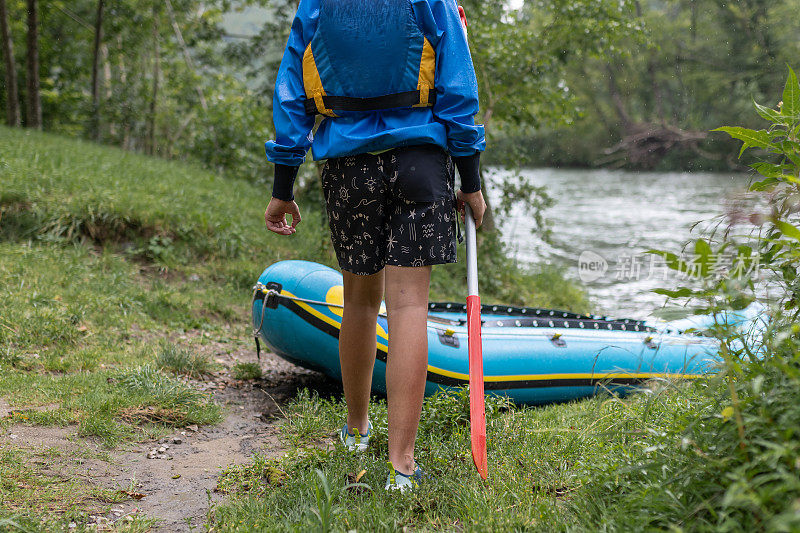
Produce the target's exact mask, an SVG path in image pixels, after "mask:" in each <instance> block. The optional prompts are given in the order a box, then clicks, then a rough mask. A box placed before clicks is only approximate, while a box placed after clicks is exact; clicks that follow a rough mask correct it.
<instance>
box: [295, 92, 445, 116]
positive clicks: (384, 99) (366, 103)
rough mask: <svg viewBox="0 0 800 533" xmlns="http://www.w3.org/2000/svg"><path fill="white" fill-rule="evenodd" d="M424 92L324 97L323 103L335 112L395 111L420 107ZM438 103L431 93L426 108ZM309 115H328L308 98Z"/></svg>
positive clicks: (306, 103) (434, 94)
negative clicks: (400, 108) (402, 108)
mask: <svg viewBox="0 0 800 533" xmlns="http://www.w3.org/2000/svg"><path fill="white" fill-rule="evenodd" d="M421 92H422V91H419V90H417V91H406V92H403V93H395V94H386V95H383V96H372V97H369V98H358V97H355V96H330V95H325V96H322V97H321V98H322V102H323V104H325V109H326V110H334V111H380V110H382V109H394V108H399V107H415V106H417V107H419V106H420V103H421V98H422V94H421ZM435 102H436V92H435V91H429V92H428V95H427V102H426V103H425V104H424V105H425V106H432V105H433V104H434V103H435ZM304 105H305V108H306V114H307V115H316V114H327V113H322V112H321V111H320V110H319V109H318V108H317V102H316V101H315V99H314V98H307V99H306V100H305V102H304Z"/></svg>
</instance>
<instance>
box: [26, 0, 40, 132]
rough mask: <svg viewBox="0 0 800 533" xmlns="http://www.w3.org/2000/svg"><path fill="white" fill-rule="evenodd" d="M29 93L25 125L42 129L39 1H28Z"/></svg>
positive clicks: (27, 82)
mask: <svg viewBox="0 0 800 533" xmlns="http://www.w3.org/2000/svg"><path fill="white" fill-rule="evenodd" d="M25 63H26V65H27V71H28V72H27V79H26V85H27V91H26V94H25V100H26V109H25V110H26V113H27V116H26V117H25V125H26V126H28V127H29V128H36V129H42V100H41V95H40V94H39V12H38V5H37V0H28V54H27V57H26V60H25Z"/></svg>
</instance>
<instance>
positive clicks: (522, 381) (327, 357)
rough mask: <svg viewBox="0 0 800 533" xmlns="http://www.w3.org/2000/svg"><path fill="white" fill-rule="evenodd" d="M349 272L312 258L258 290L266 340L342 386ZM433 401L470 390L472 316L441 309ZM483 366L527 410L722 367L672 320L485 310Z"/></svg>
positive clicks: (259, 333)
mask: <svg viewBox="0 0 800 533" xmlns="http://www.w3.org/2000/svg"><path fill="white" fill-rule="evenodd" d="M342 300H343V290H342V275H341V274H340V273H339V272H337V271H336V270H333V269H331V268H329V267H327V266H324V265H320V264H317V263H312V262H308V261H280V262H278V263H275V264H273V265H271V266H269V267H268V268H267V269H266V270H264V272H263V273H262V274H261V276H260V277H259V279H258V283H257V284H256V286H255V287H254V291H253V305H252V310H253V325H254V332H255V334H256V338H257V339H258V338H260V339H261V340H263V342H264V343H265V344H266V346H267V347H268V348H269V349H270V350H272V351H274V352H275V353H276V354H278V355H279V356H281V357H282V358H284V359H286V360H287V361H290V362H292V363H294V364H297V365H300V366H302V367H305V368H309V369H312V370H318V371H320V372H322V373H324V374H326V375H328V376H330V377H331V378H334V379H341V371H340V368H339V347H338V346H339V345H338V339H339V328H340V326H341V317H342V307H341V305H342ZM429 307H430V311H429V314H428V331H427V335H428V375H427V383H426V386H425V394H426V395H430V394H433V393H435V392H436V391H438V390H440V389H442V388H449V387H456V386H464V385H466V384H467V383H468V378H469V376H468V372H469V368H468V359H467V328H466V310H465V306H464V305H463V304H460V303H446V302H445V303H431V304H430V306H429ZM482 319H483V327H482V338H483V357H484V363H483V365H484V366H483V369H484V375H485V390H486V393H487V394H494V395H502V396H507V397H509V398H511V399H512V400H513V401H514V402H517V403H520V404H544V403H552V402H563V401H569V400H574V399H578V398H584V397H588V396H592V395H594V394H596V393H597V392H598V391H600V390H612V391H616V392H626V391H629V390H631V389H632V388H635V387H636V386H637V385H640V384H642V383H643V382H645V381H647V380H651V379H658V378H664V379H696V378H698V377H701V376H702V375H703V374H705V373H707V372H712V371H714V370H715V369H716V368H717V367H718V362H719V359H718V356H717V346H718V345H717V343H716V341H714V340H713V339H711V338H708V337H703V336H701V335H697V334H691V333H683V332H681V331H680V330H679V329H677V327H675V326H674V325H673V324H672V323H662V324H660V325H655V324H651V323H649V322H644V321H639V320H633V319H611V318H607V317H601V316H592V315H580V314H575V313H570V312H566V311H557V310H552V309H536V308H519V307H508V306H498V305H484V306H483V309H482ZM375 335H376V338H377V342H378V348H377V353H376V359H377V360H376V363H375V370H374V374H373V378H372V388H373V390H374V391H376V392H379V393H385V392H386V381H385V380H386V356H387V344H388V336H387V322H386V317H385V315H383V314H382V315H381V316H379V317H378V322H377V324H376V325H375Z"/></svg>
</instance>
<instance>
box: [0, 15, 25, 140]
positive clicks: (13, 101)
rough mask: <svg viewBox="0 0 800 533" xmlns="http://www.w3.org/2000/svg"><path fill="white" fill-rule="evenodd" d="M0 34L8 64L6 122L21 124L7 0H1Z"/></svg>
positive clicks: (4, 57) (14, 124)
mask: <svg viewBox="0 0 800 533" xmlns="http://www.w3.org/2000/svg"><path fill="white" fill-rule="evenodd" d="M0 34H2V39H3V60H4V61H5V64H6V87H7V89H6V123H7V124H8V125H9V126H17V127H18V126H19V125H20V113H19V94H17V65H16V63H15V62H14V42H13V41H12V39H11V28H9V27H8V12H7V10H6V0H0Z"/></svg>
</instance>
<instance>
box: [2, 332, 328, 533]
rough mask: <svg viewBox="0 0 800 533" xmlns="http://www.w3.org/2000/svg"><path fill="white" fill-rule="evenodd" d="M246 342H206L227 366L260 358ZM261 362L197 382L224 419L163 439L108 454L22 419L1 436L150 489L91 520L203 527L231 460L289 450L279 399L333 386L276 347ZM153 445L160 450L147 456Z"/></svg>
mask: <svg viewBox="0 0 800 533" xmlns="http://www.w3.org/2000/svg"><path fill="white" fill-rule="evenodd" d="M239 344H240V347H239V348H238V349H234V350H231V349H230V345H227V346H225V345H222V344H215V343H207V344H206V345H205V346H203V347H201V348H200V349H201V351H208V352H209V355H210V356H212V357H213V359H214V360H215V361H216V362H217V363H218V364H221V365H222V366H224V367H227V368H229V367H230V366H232V365H233V364H234V363H235V362H237V361H241V362H247V361H255V354H253V353H252V350H251V349H247V348H246V347H245V346H244V344H243V343H239ZM261 367H262V369H263V371H264V376H263V378H262V379H261V380H257V381H236V380H233V379H232V378H231V377H230V376H229V372H228V371H227V369H226V370H222V371H220V372H217V373H215V375H213V376H212V377H211V378H210V379H209V380H208V381H204V382H193V384H194V386H196V387H197V388H200V389H201V390H203V389H204V390H209V391H212V392H213V393H214V398H215V400H216V401H217V402H219V403H220V405H222V406H223V408H224V420H223V421H222V422H221V423H219V424H217V425H215V426H207V427H201V428H196V427H194V428H193V427H191V426H190V427H189V428H186V429H185V430H177V431H174V432H172V433H170V434H168V436H167V437H166V438H164V439H161V440H160V441H156V442H152V441H151V442H143V443H137V444H134V445H128V446H125V447H123V449H121V450H112V451H110V452H107V455H106V453H105V451H104V450H103V449H102V446H101V445H100V444H98V443H97V442H94V441H93V440H92V439H81V438H78V437H76V436H75V431H76V428H74V427H67V428H49V427H38V426H22V425H15V426H12V427H11V428H9V430H8V431H7V432H6V434H5V435H2V436H0V444H11V445H13V446H15V447H18V448H25V449H29V450H42V449H57V450H60V451H62V452H64V453H63V454H62V459H52V460H48V461H47V462H45V463H43V464H41V465H39V467H40V469H41V470H42V471H43V472H47V471H52V472H58V471H61V472H65V471H68V472H70V474H69V475H70V476H72V477H73V479H74V478H76V477H77V478H79V479H82V480H84V481H85V482H86V483H88V484H93V485H99V486H103V487H107V488H113V489H121V490H126V491H129V492H130V493H133V494H138V495H143V497H142V498H141V499H138V500H135V499H133V500H129V501H127V502H125V503H122V504H116V505H112V507H111V511H110V512H109V513H107V514H105V515H103V516H97V515H92V516H91V518H90V522H91V521H95V522H98V523H105V524H108V522H109V521H111V522H116V521H117V520H121V519H124V517H125V516H127V515H130V514H140V515H144V516H147V517H149V518H153V519H155V520H157V521H158V522H157V526H156V528H155V531H164V532H167V531H169V532H183V531H192V530H193V529H194V528H198V527H200V530H203V529H202V525H203V524H204V523H205V521H206V517H207V514H208V511H209V506H210V505H211V504H212V503H214V502H216V501H219V499H221V498H222V496H221V495H220V494H219V493H216V492H214V489H215V487H216V484H217V479H218V477H219V474H220V473H221V471H222V470H223V469H224V468H225V467H227V466H230V465H234V464H240V463H243V462H246V461H248V460H249V459H250V458H251V457H252V456H253V455H254V454H256V453H259V454H264V455H267V456H275V455H278V454H280V453H281V452H282V449H281V447H280V442H279V439H278V433H279V425H280V423H281V418H280V417H281V411H280V407H279V406H280V404H282V403H285V402H286V401H287V400H288V399H290V398H291V397H292V396H293V395H294V394H295V393H296V391H297V389H298V388H300V387H304V386H308V387H312V388H322V389H330V386H331V385H330V384H329V383H328V382H326V380H325V379H324V378H323V377H322V376H321V375H320V374H317V373H314V372H310V371H307V370H303V369H301V368H299V367H296V366H294V365H292V364H290V363H288V362H286V361H283V360H282V359H280V358H278V357H277V356H275V355H273V354H262V360H261ZM0 407H3V406H2V405H0ZM4 441H6V442H4ZM159 449H160V450H162V451H161V452H159V451H158V450H159ZM153 450H156V455H157V458H150V457H148V456H149V455H152V452H153ZM76 455H77V456H80V457H82V458H83V459H81V460H80V461H75V460H74V459H72V458H74V457H75V456H76ZM62 463H69V464H62ZM101 507H102V506H97V508H98V509H99V508H101ZM106 508H107V507H106ZM91 512H92V511H91V510H90V513H91Z"/></svg>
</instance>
